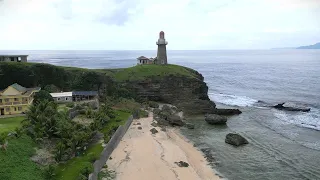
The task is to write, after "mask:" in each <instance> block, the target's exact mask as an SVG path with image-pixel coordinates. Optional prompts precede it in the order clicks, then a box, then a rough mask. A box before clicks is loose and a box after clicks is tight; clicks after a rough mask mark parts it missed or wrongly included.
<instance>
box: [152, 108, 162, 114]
mask: <svg viewBox="0 0 320 180" xmlns="http://www.w3.org/2000/svg"><path fill="white" fill-rule="evenodd" d="M160 112H161V110H160V109H153V114H155V115H158V114H159V113H160Z"/></svg>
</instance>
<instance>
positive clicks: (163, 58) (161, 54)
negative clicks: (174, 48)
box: [156, 31, 168, 64]
mask: <svg viewBox="0 0 320 180" xmlns="http://www.w3.org/2000/svg"><path fill="white" fill-rule="evenodd" d="M167 44H168V42H167V41H166V39H165V38H164V32H163V31H161V32H160V33H159V39H158V41H157V45H158V53H157V61H156V62H157V64H168V61H167V48H166V45H167Z"/></svg>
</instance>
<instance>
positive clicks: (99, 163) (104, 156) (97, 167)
mask: <svg viewBox="0 0 320 180" xmlns="http://www.w3.org/2000/svg"><path fill="white" fill-rule="evenodd" d="M132 121H133V117H132V116H130V117H129V118H128V120H127V122H126V124H124V125H122V126H119V127H118V129H117V131H116V132H115V133H114V134H113V136H112V137H111V139H110V141H109V142H108V144H107V145H106V146H105V147H104V149H103V151H102V153H101V155H100V159H98V160H96V161H95V162H94V164H93V169H94V170H93V173H91V174H90V175H89V177H88V179H89V180H97V179H98V174H99V172H100V171H101V169H102V167H103V166H104V165H105V164H106V162H107V160H108V159H109V157H110V155H111V153H112V152H113V150H114V149H115V148H116V147H117V146H118V144H119V142H120V140H121V139H122V137H123V136H124V134H125V133H126V132H127V130H128V128H129V127H130V125H131V123H132Z"/></svg>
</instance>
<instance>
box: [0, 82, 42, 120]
mask: <svg viewBox="0 0 320 180" xmlns="http://www.w3.org/2000/svg"><path fill="white" fill-rule="evenodd" d="M40 89H41V88H39V87H36V88H25V87H23V86H20V85H19V84H17V83H15V84H12V85H11V86H9V87H7V88H6V89H4V90H3V91H0V116H2V115H13V114H21V113H25V112H26V111H27V110H28V108H29V106H30V105H31V104H32V102H33V99H34V95H35V93H37V92H39V91H40ZM0 121H1V119H0Z"/></svg>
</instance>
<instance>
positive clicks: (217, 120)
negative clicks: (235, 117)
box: [205, 114, 227, 125]
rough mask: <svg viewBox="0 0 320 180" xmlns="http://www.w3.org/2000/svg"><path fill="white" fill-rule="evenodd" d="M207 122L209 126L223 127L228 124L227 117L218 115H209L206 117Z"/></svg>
mask: <svg viewBox="0 0 320 180" xmlns="http://www.w3.org/2000/svg"><path fill="white" fill-rule="evenodd" d="M205 121H206V122H207V123H208V124H212V125H221V124H226V123H227V117H225V116H219V115H216V114H207V115H205Z"/></svg>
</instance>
